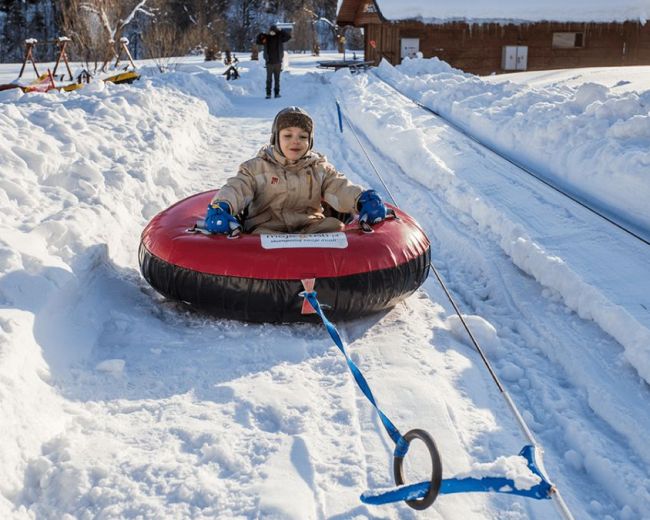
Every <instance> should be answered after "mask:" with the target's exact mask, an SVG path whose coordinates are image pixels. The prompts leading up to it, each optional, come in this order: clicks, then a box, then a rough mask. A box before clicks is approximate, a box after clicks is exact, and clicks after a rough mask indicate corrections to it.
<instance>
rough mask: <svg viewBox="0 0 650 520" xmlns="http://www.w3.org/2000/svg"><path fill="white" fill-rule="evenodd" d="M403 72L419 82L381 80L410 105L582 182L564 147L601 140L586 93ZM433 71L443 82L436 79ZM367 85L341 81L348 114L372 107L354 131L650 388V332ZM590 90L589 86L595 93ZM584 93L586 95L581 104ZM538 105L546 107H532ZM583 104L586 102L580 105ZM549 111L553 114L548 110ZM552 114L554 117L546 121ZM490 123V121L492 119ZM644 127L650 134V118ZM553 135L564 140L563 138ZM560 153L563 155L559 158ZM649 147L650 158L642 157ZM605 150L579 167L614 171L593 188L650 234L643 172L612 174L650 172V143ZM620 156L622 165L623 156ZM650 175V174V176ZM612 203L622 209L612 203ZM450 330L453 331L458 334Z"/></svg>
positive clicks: (360, 80)
mask: <svg viewBox="0 0 650 520" xmlns="http://www.w3.org/2000/svg"><path fill="white" fill-rule="evenodd" d="M400 70H404V71H405V72H406V73H407V74H412V75H413V76H412V77H411V76H410V75H409V76H406V75H403V74H401V73H400V72H399V71H398V70H397V69H395V68H393V67H391V66H390V65H387V64H385V62H384V64H383V66H382V67H380V69H379V72H378V74H379V75H380V76H381V77H382V78H385V79H386V80H387V81H388V82H389V83H392V84H396V86H397V87H398V88H399V89H400V90H402V91H404V92H405V93H406V94H407V95H410V96H412V97H413V98H415V99H421V100H422V101H423V102H424V104H426V105H428V106H431V107H432V108H433V109H435V110H436V111H438V112H442V113H444V112H445V111H447V112H449V117H450V118H451V119H452V120H454V121H457V120H459V119H460V120H461V122H464V121H466V122H467V124H466V125H465V126H470V130H471V131H472V133H479V132H480V133H481V137H482V138H485V139H486V140H488V141H491V140H492V139H494V140H497V139H500V140H499V142H502V143H505V142H507V141H508V140H509V141H510V142H515V143H518V144H519V146H520V149H521V150H522V152H521V153H522V157H520V159H521V161H522V162H523V161H525V160H527V159H526V158H527V157H528V155H526V156H523V153H524V150H525V152H526V154H532V156H536V155H541V154H542V153H543V154H547V155H548V156H547V157H545V161H546V162H547V163H548V162H551V163H553V162H554V161H556V162H558V163H560V164H564V165H565V169H566V170H567V171H572V172H573V174H574V175H578V172H577V170H576V168H575V167H574V168H573V170H571V165H572V164H574V163H573V162H572V160H571V158H570V157H569V156H571V154H572V153H577V152H574V151H573V150H572V149H571V146H570V144H569V145H567V144H566V143H565V142H569V143H571V142H572V141H577V140H579V139H578V138H577V137H573V135H574V134H577V135H579V136H582V139H583V140H585V141H588V135H587V134H593V133H594V132H595V127H596V126H597V125H598V122H597V121H594V120H592V118H591V116H590V115H588V114H586V111H585V110H583V109H582V108H576V107H577V106H578V105H579V106H580V107H583V108H585V109H586V108H587V107H588V106H590V105H589V104H588V105H587V107H585V104H586V102H585V101H584V99H585V96H586V97H587V98H588V99H592V97H591V96H589V95H587V94H584V91H583V90H581V89H578V90H577V91H576V92H575V93H574V95H573V96H570V95H566V96H565V97H562V96H561V93H560V92H555V91H554V90H553V89H550V90H549V91H548V92H546V91H542V92H539V93H535V92H534V91H532V92H527V91H524V92H521V91H522V87H519V86H512V85H503V86H496V87H492V86H490V85H486V84H485V83H483V82H482V81H481V80H480V79H479V78H477V77H475V76H472V75H468V74H464V73H461V72H458V71H455V70H453V69H450V67H449V66H448V65H447V64H445V63H443V62H440V61H439V60H412V61H408V62H407V63H406V65H405V66H403V67H402V68H401V69H400ZM423 71H426V74H422V72H423ZM434 71H438V72H437V73H434ZM368 82H369V78H368V77H367V76H360V77H355V76H352V75H350V74H349V73H348V72H347V71H341V72H340V73H337V74H336V75H335V79H334V84H335V86H336V87H337V88H338V89H339V90H340V91H341V92H345V96H346V98H347V99H348V100H349V101H348V102H349V104H350V105H353V106H357V107H364V109H363V111H358V110H357V112H356V113H355V115H354V117H353V120H354V122H355V124H356V125H358V127H359V128H360V129H361V130H362V131H363V132H364V133H365V134H367V135H368V136H369V138H370V139H371V140H372V141H373V142H374V143H375V145H377V146H380V147H382V148H384V149H386V150H388V151H389V152H390V155H391V157H392V158H393V160H395V161H396V162H397V164H399V166H400V167H401V168H402V169H403V171H404V172H406V173H407V174H408V175H410V176H412V177H413V178H415V179H416V180H417V181H419V182H420V183H422V185H424V186H426V187H428V188H430V189H432V190H435V191H436V192H437V193H440V194H441V195H442V196H444V197H445V198H446V199H447V201H448V202H449V203H450V204H451V205H452V206H454V207H456V208H458V209H459V210H460V211H461V212H463V213H465V214H467V215H469V216H471V218H472V219H473V220H474V221H476V222H477V223H478V225H479V227H480V228H481V229H482V230H484V231H486V232H489V233H493V234H494V235H495V236H496V237H497V240H498V241H499V244H500V246H501V248H502V249H503V251H504V252H505V253H506V254H507V255H508V256H509V257H511V258H512V260H513V262H514V263H515V265H517V267H519V268H520V269H522V270H523V271H524V272H526V273H529V274H530V275H531V276H533V277H534V278H535V279H536V280H538V281H539V282H540V283H541V284H542V285H543V286H545V287H549V288H551V289H553V290H554V291H555V292H557V293H558V294H560V295H561V296H562V298H563V299H564V301H565V303H566V305H567V306H568V307H569V308H570V309H572V310H575V311H576V312H577V313H578V315H579V316H580V317H582V318H585V319H590V320H593V321H594V322H596V323H597V324H598V325H599V326H600V327H601V328H602V330H604V331H605V332H607V333H608V334H610V335H611V336H612V337H614V338H615V339H616V340H617V341H618V342H619V343H620V344H621V345H623V347H624V349H625V357H626V359H627V360H628V361H629V363H630V364H631V365H632V366H633V367H634V368H635V369H636V370H637V371H638V373H639V374H640V375H641V377H643V378H644V379H645V380H646V381H647V382H650V330H649V329H648V328H647V327H646V326H644V325H643V324H642V323H640V322H639V321H638V320H637V319H635V318H634V317H633V316H632V315H631V314H630V313H629V312H627V310H626V309H625V308H623V307H621V306H619V305H616V304H615V303H613V302H611V301H610V300H608V298H607V297H606V296H605V295H604V294H603V293H602V292H601V291H599V290H598V289H597V288H596V287H593V286H592V285H590V284H589V283H587V282H586V281H585V280H584V279H583V278H582V277H581V276H580V275H579V274H578V273H577V272H575V271H574V270H572V269H571V267H570V266H569V265H567V263H566V262H564V261H563V260H562V259H561V258H558V257H557V256H556V255H553V254H551V253H549V252H548V251H546V250H545V249H544V248H543V247H541V246H540V245H539V244H538V243H536V242H535V240H533V239H532V238H531V236H530V234H529V233H528V232H527V231H526V230H525V229H524V228H523V227H522V226H521V225H520V224H519V223H518V222H516V221H513V220H512V219H510V218H509V217H508V216H507V215H506V214H505V213H503V212H502V211H500V210H499V209H497V208H496V207H494V206H492V205H491V204H490V202H489V201H488V200H486V199H485V198H481V197H479V196H478V195H477V193H476V192H475V191H474V190H473V189H472V187H471V186H469V185H468V184H467V183H466V182H464V181H462V180H461V179H459V178H458V177H457V176H456V175H455V174H454V172H453V171H452V170H451V169H450V168H449V167H448V166H447V165H446V164H444V163H443V162H442V161H441V160H440V159H439V158H438V157H436V155H435V154H434V153H433V152H432V151H431V150H430V149H429V148H428V147H427V141H426V139H425V135H424V133H423V132H422V131H421V130H420V129H418V128H416V127H415V125H414V124H413V121H411V120H410V118H409V117H407V116H406V115H404V114H400V113H398V112H396V111H395V110H394V108H393V107H392V105H391V101H390V98H384V99H382V98H380V97H379V96H377V95H375V96H373V95H372V94H371V93H369V92H367V91H366V89H367V84H368ZM591 88H592V87H590V86H588V87H587V88H586V90H590V89H591ZM509 89H512V90H513V91H514V92H520V94H521V96H523V97H524V98H525V99H526V102H525V103H522V104H521V105H517V103H516V98H517V96H516V95H515V96H514V97H515V100H514V101H513V100H511V99H510V96H508V95H507V94H508V92H509ZM568 91H570V89H568ZM598 91H600V89H598ZM581 92H583V94H584V95H583V94H580V93H581ZM500 94H502V95H500ZM535 96H536V97H537V98H538V99H537V100H535V99H533V98H534V97H535ZM648 96H650V92H649V93H645V94H643V95H641V96H639V95H637V94H632V97H631V98H630V97H629V96H628V94H627V93H624V94H622V98H623V99H631V100H632V101H633V103H631V104H630V103H623V104H624V105H625V106H628V108H629V110H628V113H629V114H632V113H635V112H638V111H639V110H642V109H641V108H640V107H641V104H640V103H641V101H640V100H641V98H643V99H645V98H646V97H648ZM579 100H582V102H581V103H580V102H579ZM512 102H514V103H515V106H518V107H519V109H520V111H519V112H518V111H517V110H516V109H515V108H513V107H512V106H511V105H512ZM529 105H530V110H529V109H528V106H529ZM556 105H557V107H558V108H557V109H556V108H555V107H556ZM612 105H615V106H619V103H618V102H617V101H616V100H615V99H613V98H612ZM544 106H545V109H543V108H542V107H544ZM571 107H574V108H573V111H574V112H575V114H574V115H568V114H567V113H566V112H567V111H570V110H572V109H571ZM544 110H545V111H546V114H541V112H543V111H544ZM523 111H525V112H526V113H529V115H528V116H524V115H522V116H521V117H523V118H524V120H525V121H526V123H524V122H521V123H519V124H517V125H515V124H514V123H512V121H511V119H517V118H518V117H519V114H524V112H523ZM646 111H647V109H646ZM348 113H350V112H349V110H348ZM482 114H486V115H485V119H483V117H482ZM534 114H539V118H540V119H541V121H542V122H537V120H536V119H535V117H534ZM619 114H620V112H619ZM631 117H632V116H631ZM643 117H645V119H646V120H647V122H648V124H650V115H648V116H643ZM575 120H581V121H583V122H582V123H581V124H575V127H573V130H571V128H572V126H571V125H574V123H573V121H575ZM528 126H530V128H528ZM547 127H549V128H550V130H549V129H548V128H547ZM554 128H556V129H557V128H559V129H561V130H557V131H554V130H553V129H554ZM581 128H584V129H585V132H584V133H583V132H581V130H580V129H581ZM536 132H537V133H538V134H539V136H537V134H536ZM527 135H532V136H533V137H532V138H531V141H530V142H527V141H526V138H525V136H527ZM536 136H537V137H536ZM544 136H546V137H544ZM594 138H595V136H594ZM550 139H552V146H551V145H550V144H548V142H547V141H548V140H550ZM524 146H525V148H524ZM553 146H555V147H556V148H555V149H553ZM603 146H605V145H603ZM643 146H646V147H647V149H645V150H643V149H642V147H643ZM605 148H606V149H607V152H603V154H604V156H603V157H600V158H597V159H594V158H593V157H592V155H593V154H595V153H596V152H595V151H594V152H593V153H592V154H590V153H588V152H586V151H585V152H584V155H582V154H580V155H579V157H580V159H581V160H583V161H584V162H585V164H588V165H590V166H591V167H592V168H594V169H597V168H598V169H599V171H602V170H607V173H606V174H605V173H602V174H599V175H593V176H592V177H590V179H593V183H598V182H600V183H601V185H600V188H601V189H602V190H603V191H604V195H603V198H607V195H606V193H607V192H608V190H609V191H611V190H610V188H614V191H618V195H617V196H619V197H630V198H631V200H630V202H629V203H628V204H626V205H625V206H621V207H620V211H621V212H622V213H623V214H627V215H629V216H630V217H632V216H634V217H637V220H638V221H643V222H644V223H646V222H645V221H646V220H647V226H648V230H650V216H649V214H648V212H647V211H643V209H642V208H643V205H644V204H645V200H644V197H645V198H647V197H649V196H650V183H646V184H645V185H643V186H642V185H641V184H638V183H637V181H640V179H641V178H642V177H643V172H641V171H640V170H635V173H634V174H629V175H628V174H626V173H625V172H622V171H618V170H610V169H608V168H609V166H610V165H612V164H623V163H627V164H628V165H630V164H632V163H633V162H634V161H636V160H637V159H638V158H639V157H640V156H642V157H643V161H648V164H649V165H650V152H648V150H650V140H648V141H647V142H646V140H645V139H642V140H641V141H635V140H633V141H629V140H626V141H622V142H621V143H619V145H618V147H615V146H614V145H613V144H612V145H611V147H609V148H608V147H606V146H605ZM510 150H515V148H510ZM531 150H532V151H531ZM616 153H619V154H620V156H619V155H615V154H616ZM513 154H514V152H513ZM610 154H611V155H610ZM540 160H541V159H540ZM529 162H530V161H529ZM601 162H602V164H601ZM540 168H541V166H540ZM645 171H649V170H648V168H646V170H645ZM584 182H585V180H584V179H583V178H581V182H580V186H585V188H584V190H585V191H588V190H592V188H591V186H590V184H589V183H588V182H587V183H586V184H583V183H584ZM597 195H598V196H600V194H597ZM594 197H596V195H594ZM609 200H610V201H613V200H614V199H613V198H609ZM630 208H637V210H636V211H630V210H629V209H630ZM451 325H452V327H453V324H451ZM488 346H490V345H488Z"/></svg>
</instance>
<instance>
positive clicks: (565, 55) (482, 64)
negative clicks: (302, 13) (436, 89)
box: [337, 0, 650, 74]
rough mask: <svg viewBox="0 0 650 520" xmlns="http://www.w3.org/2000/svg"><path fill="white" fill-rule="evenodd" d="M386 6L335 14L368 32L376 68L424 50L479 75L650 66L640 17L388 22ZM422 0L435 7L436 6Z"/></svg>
mask: <svg viewBox="0 0 650 520" xmlns="http://www.w3.org/2000/svg"><path fill="white" fill-rule="evenodd" d="M383 2H386V3H387V4H388V3H389V2H388V0H341V3H340V7H339V12H338V15H337V23H338V24H339V25H340V26H346V25H353V26H354V27H362V28H363V29H364V39H365V53H366V54H365V55H366V59H367V60H373V61H375V63H379V61H381V59H382V58H385V59H387V60H388V61H389V62H390V63H392V64H398V63H400V62H401V60H402V59H403V58H404V57H405V56H408V57H414V56H416V55H417V54H418V53H421V54H422V56H423V57H425V58H431V57H434V56H436V57H438V58H440V59H441V60H444V61H446V62H447V63H449V64H450V65H452V66H453V67H456V68H458V69H462V70H464V71H466V72H472V73H474V74H491V73H500V72H513V71H517V70H546V69H564V68H574V67H603V66H623V65H650V23H642V22H643V21H642V20H639V19H637V20H632V19H630V20H618V21H616V20H612V21H584V22H579V21H575V15H574V16H573V18H574V19H573V20H571V21H563V20H557V21H553V20H530V21H528V20H518V21H513V20H508V19H499V20H498V21H494V20H495V17H491V18H490V19H489V21H488V19H486V20H485V21H481V19H478V18H475V17H472V18H471V20H472V21H471V22H470V21H464V20H463V18H462V17H448V18H434V19H433V20H429V19H428V18H423V17H417V18H402V16H399V18H398V17H396V16H393V17H392V19H389V18H388V17H387V16H384V14H383V13H382V10H381V9H382V3H383ZM423 2H429V4H430V5H431V6H433V5H434V4H436V3H437V2H436V0H423ZM390 3H393V4H394V3H395V0H391V2H390ZM411 3H413V2H411ZM440 3H442V2H440ZM495 4H496V2H495ZM427 9H429V10H431V9H435V7H429V6H427ZM496 9H498V7H497V8H495V11H496ZM392 12H395V9H393V10H392ZM501 12H503V11H501ZM585 18H586V19H588V14H586V15H585Z"/></svg>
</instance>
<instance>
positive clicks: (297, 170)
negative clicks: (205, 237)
mask: <svg viewBox="0 0 650 520" xmlns="http://www.w3.org/2000/svg"><path fill="white" fill-rule="evenodd" d="M313 143H314V122H313V120H312V119H311V117H310V116H309V115H308V114H307V113H306V112H305V111H304V110H302V109H301V108H298V107H289V108H285V109H284V110H281V111H280V112H279V113H278V114H277V115H276V116H275V120H274V121H273V127H272V130H271V143H270V144H269V145H267V146H265V147H263V148H262V149H261V150H260V151H259V152H258V154H257V156H256V157H254V158H253V159H250V160H248V161H246V162H245V163H243V164H241V165H240V166H239V172H238V173H237V175H236V176H235V177H231V178H230V179H228V180H227V181H226V184H225V185H224V186H223V187H222V188H221V189H220V190H219V192H218V193H217V195H216V196H215V197H214V199H213V200H212V202H211V203H210V205H209V206H208V213H207V215H206V218H205V228H206V229H207V230H208V231H210V232H212V233H231V234H233V232H234V231H235V230H241V228H242V225H241V223H240V222H239V220H238V219H237V218H236V217H235V215H239V214H240V213H241V212H243V211H244V210H246V219H245V220H244V223H243V230H244V231H245V232H249V233H256V234H261V233H328V232H335V231H341V230H343V228H344V224H343V222H341V221H340V220H338V219H336V218H333V217H326V216H325V215H324V214H323V207H322V204H321V202H322V201H325V202H327V203H328V204H329V205H330V206H332V208H334V209H335V210H336V211H339V212H341V213H356V212H357V211H358V212H359V215H360V217H359V219H360V220H361V221H363V222H368V223H369V224H374V223H376V222H380V221H381V220H383V219H384V218H386V207H385V206H384V203H383V202H382V200H381V198H380V197H379V195H377V193H376V192H375V191H374V190H367V191H364V190H363V188H362V187H361V186H358V185H356V184H352V183H351V182H350V181H349V180H348V179H346V178H345V176H344V175H343V174H342V173H339V172H337V171H336V169H335V168H334V167H333V166H332V165H331V164H330V163H328V162H327V160H326V159H325V157H324V156H322V155H320V154H319V153H317V152H314V151H312V149H311V148H312V145H313Z"/></svg>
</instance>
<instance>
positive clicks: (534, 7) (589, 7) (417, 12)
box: [337, 0, 650, 23]
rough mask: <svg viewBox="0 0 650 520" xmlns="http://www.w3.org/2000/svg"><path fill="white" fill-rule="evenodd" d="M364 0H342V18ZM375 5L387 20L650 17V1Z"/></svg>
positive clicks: (398, 0)
mask: <svg viewBox="0 0 650 520" xmlns="http://www.w3.org/2000/svg"><path fill="white" fill-rule="evenodd" d="M362 3H365V0H338V9H337V12H338V13H339V17H340V18H343V19H346V20H347V18H348V16H349V15H347V13H349V12H352V13H355V12H356V11H357V8H358V6H359V4H362ZM375 4H376V6H377V8H378V10H379V12H380V14H381V15H382V16H383V18H385V19H387V20H407V19H420V20H422V21H424V22H430V23H445V22H450V21H467V22H477V23H486V22H496V23H513V22H514V23H526V22H541V21H554V22H625V21H628V20H631V21H639V22H641V23H645V22H646V20H648V18H650V0H572V1H570V2H567V1H566V0H528V1H526V0H524V1H522V0H499V1H496V0H375ZM353 16H354V15H353Z"/></svg>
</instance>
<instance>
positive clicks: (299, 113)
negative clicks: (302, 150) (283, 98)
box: [271, 107, 314, 150]
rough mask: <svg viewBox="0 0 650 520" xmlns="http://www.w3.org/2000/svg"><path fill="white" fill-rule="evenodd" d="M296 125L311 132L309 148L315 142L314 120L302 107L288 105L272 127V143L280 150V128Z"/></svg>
mask: <svg viewBox="0 0 650 520" xmlns="http://www.w3.org/2000/svg"><path fill="white" fill-rule="evenodd" d="M291 126H295V127H298V128H301V129H303V130H304V131H305V132H307V133H308V134H309V150H311V147H312V146H313V144H314V120H313V119H312V118H311V117H310V115H309V114H308V113H307V112H305V111H304V110H303V109H302V108H300V107H287V108H283V109H282V110H280V111H279V112H278V114H277V115H276V116H275V119H274V120H273V127H272V128H271V144H272V145H274V146H275V147H276V148H277V149H278V150H280V147H279V143H280V139H279V134H280V130H283V129H284V128H289V127H291Z"/></svg>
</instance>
